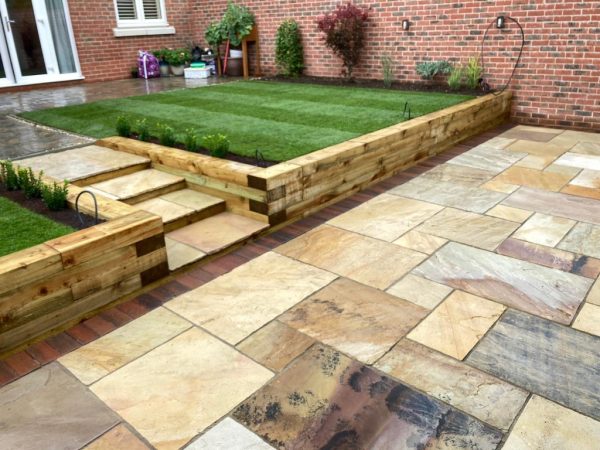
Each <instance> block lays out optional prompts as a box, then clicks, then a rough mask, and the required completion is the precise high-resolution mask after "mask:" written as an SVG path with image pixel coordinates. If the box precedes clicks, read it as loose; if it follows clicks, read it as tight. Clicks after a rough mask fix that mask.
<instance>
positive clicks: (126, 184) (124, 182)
mask: <svg viewBox="0 0 600 450" xmlns="http://www.w3.org/2000/svg"><path fill="white" fill-rule="evenodd" d="M183 182H184V179H183V178H181V177H178V176H175V175H171V174H169V173H166V172H161V171H160V170H156V169H146V170H141V171H139V172H134V173H132V174H129V175H124V176H122V177H118V178H113V179H111V180H107V181H101V182H100V183H94V184H92V185H90V187H91V188H93V189H95V190H97V191H100V192H105V193H107V194H109V195H110V196H113V197H114V198H116V199H118V200H128V199H131V198H134V197H137V196H139V195H142V194H145V193H148V192H152V191H155V190H159V189H163V188H166V187H168V186H171V185H175V184H179V183H183Z"/></svg>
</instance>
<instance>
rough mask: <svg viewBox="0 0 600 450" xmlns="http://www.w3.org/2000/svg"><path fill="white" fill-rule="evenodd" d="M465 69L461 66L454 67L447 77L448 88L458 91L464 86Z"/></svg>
mask: <svg viewBox="0 0 600 450" xmlns="http://www.w3.org/2000/svg"><path fill="white" fill-rule="evenodd" d="M464 78H465V68H464V67H463V66H455V67H454V68H453V69H452V71H451V72H450V75H448V86H450V89H452V90H453V91H457V90H459V89H460V88H461V87H462V86H463V84H464Z"/></svg>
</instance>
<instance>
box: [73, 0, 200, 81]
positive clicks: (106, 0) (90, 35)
mask: <svg viewBox="0 0 600 450" xmlns="http://www.w3.org/2000/svg"><path fill="white" fill-rule="evenodd" d="M192 3H195V0H166V10H167V21H168V22H169V25H171V26H174V27H175V31H176V34H174V35H164V36H135V37H115V36H114V34H113V28H116V26H117V18H116V14H115V6H114V0H97V1H93V2H92V1H84V0H69V9H70V13H71V22H72V24H73V32H74V34H75V42H76V45H77V51H78V53H79V61H80V63H81V69H82V72H83V75H84V76H85V78H86V81H106V80H115V79H121V78H127V77H130V76H131V68H132V67H135V66H136V65H137V52H138V50H140V49H147V50H154V49H156V48H161V47H181V46H185V45H186V44H187V42H188V41H189V40H190V37H191V35H192V33H191V27H192V25H193V16H192V14H191V11H192V10H193V9H192V7H191V6H190V5H191V4H192Z"/></svg>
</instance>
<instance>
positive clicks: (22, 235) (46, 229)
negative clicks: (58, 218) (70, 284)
mask: <svg viewBox="0 0 600 450" xmlns="http://www.w3.org/2000/svg"><path fill="white" fill-rule="evenodd" d="M73 231H75V230H74V229H73V228H71V227H68V226H65V225H62V224H59V223H56V222H53V221H52V220H50V219H47V218H46V217H43V216H40V215H39V214H35V213H33V212H31V211H29V210H28V209H25V208H22V207H20V206H19V205H17V204H16V203H14V202H11V201H10V200H7V199H6V198H4V197H0V256H4V255H8V254H9V253H13V252H16V251H18V250H23V249H24V248H28V247H32V246H34V245H37V244H41V243H43V242H46V241H48V240H50V239H54V238H56V237H59V236H63V235H65V234H69V233H72V232H73Z"/></svg>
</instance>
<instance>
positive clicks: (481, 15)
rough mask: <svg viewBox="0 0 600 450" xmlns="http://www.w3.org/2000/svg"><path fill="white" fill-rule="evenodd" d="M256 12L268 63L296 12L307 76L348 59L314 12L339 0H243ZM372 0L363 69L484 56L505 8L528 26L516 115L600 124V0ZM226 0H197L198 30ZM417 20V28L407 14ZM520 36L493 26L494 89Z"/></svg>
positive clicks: (490, 75)
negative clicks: (323, 34)
mask: <svg viewBox="0 0 600 450" xmlns="http://www.w3.org/2000/svg"><path fill="white" fill-rule="evenodd" d="M238 3H242V4H245V5H247V6H249V7H250V9H251V10H252V11H253V12H254V13H255V15H256V18H257V23H258V26H259V30H260V40H261V42H260V44H261V55H262V58H261V64H262V68H263V72H264V73H274V72H275V70H276V69H275V67H274V37H275V32H276V29H277V26H278V25H279V24H280V23H281V21H282V20H284V19H285V18H294V19H296V20H297V21H298V22H299V24H300V27H301V30H302V35H303V39H304V53H305V59H306V72H305V73H306V74H308V75H316V76H338V75H339V74H340V71H341V65H340V63H339V61H338V59H337V58H335V57H334V56H333V55H332V54H331V52H330V51H329V50H328V49H327V48H325V47H324V46H323V44H322V41H321V38H320V35H319V32H318V30H317V27H316V20H317V18H318V17H319V16H321V15H323V14H324V13H325V12H327V11H329V10H331V9H333V8H334V7H335V5H337V4H338V3H339V2H338V1H314V0H310V1H297V0H262V1H259V0H240V1H239V2H238ZM357 3H359V4H363V5H366V6H368V5H371V6H372V9H371V20H370V22H369V30H368V38H367V45H366V48H365V50H364V58H363V60H362V63H361V65H360V68H358V69H357V70H356V74H355V75H356V76H357V77H364V78H381V77H382V71H381V64H380V58H381V56H382V55H389V56H391V57H392V59H393V61H394V72H395V75H396V79H398V80H402V81H418V80H419V78H418V76H417V74H416V73H415V64H416V63H417V62H420V61H424V60H438V59H443V58H448V59H450V60H452V61H454V62H461V63H464V62H466V61H467V59H468V58H469V57H470V56H473V55H478V54H479V51H480V45H481V40H482V36H483V33H484V31H485V29H486V27H487V26H488V24H489V23H490V22H491V21H492V20H494V18H495V17H496V16H498V15H501V14H502V15H509V16H511V17H514V18H515V19H517V20H518V21H519V22H520V23H521V25H522V26H523V28H524V30H525V35H526V46H525V50H524V52H523V57H522V63H521V66H520V67H519V69H518V70H517V73H516V75H515V77H514V79H513V81H512V83H511V85H510V88H511V90H513V92H514V93H515V97H514V101H513V112H512V117H513V119H515V120H517V121H519V122H522V123H527V124H533V125H545V126H557V127H570V128H579V129H587V130H589V129H592V128H594V127H595V128H596V129H598V126H599V125H600V25H599V22H600V1H590V0H588V1H585V2H582V1H580V0H579V1H576V0H560V1H558V0H500V1H489V0H477V1H473V0H471V1H466V0H463V1H461V2H458V1H448V0H419V1H414V0H413V1H411V0H388V1H384V2H366V1H357ZM226 4H227V2H226V0H213V1H211V2H205V1H202V2H201V1H196V2H193V11H194V21H193V22H194V24H199V26H198V27H197V28H195V38H196V39H197V40H200V41H202V40H203V38H202V34H203V30H204V28H205V26H206V25H207V24H208V23H209V22H210V21H212V20H215V19H218V18H220V17H221V14H222V12H223V10H224V9H225V6H226ZM404 18H408V19H410V21H411V28H410V31H409V32H403V31H402V30H401V23H402V19H404ZM519 44H520V36H519V35H518V34H517V27H516V26H515V25H514V24H512V23H509V26H508V28H507V30H506V31H503V32H500V31H499V30H496V29H495V28H492V29H491V31H490V34H489V37H488V39H487V40H486V46H485V51H484V59H485V61H486V69H487V70H486V79H488V81H489V82H490V84H491V85H492V86H493V87H499V86H502V85H503V84H504V83H505V82H506V81H505V80H507V79H508V77H509V74H510V72H511V70H512V67H513V64H514V60H515V58H516V54H517V51H518V47H519Z"/></svg>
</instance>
